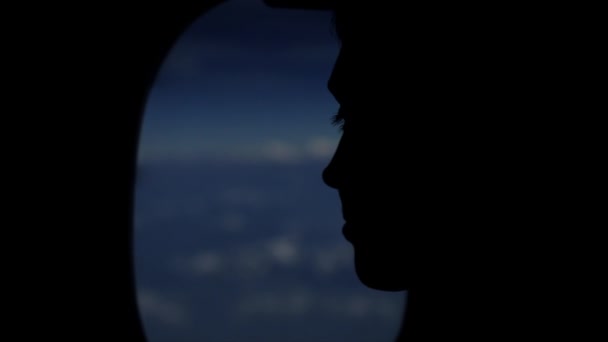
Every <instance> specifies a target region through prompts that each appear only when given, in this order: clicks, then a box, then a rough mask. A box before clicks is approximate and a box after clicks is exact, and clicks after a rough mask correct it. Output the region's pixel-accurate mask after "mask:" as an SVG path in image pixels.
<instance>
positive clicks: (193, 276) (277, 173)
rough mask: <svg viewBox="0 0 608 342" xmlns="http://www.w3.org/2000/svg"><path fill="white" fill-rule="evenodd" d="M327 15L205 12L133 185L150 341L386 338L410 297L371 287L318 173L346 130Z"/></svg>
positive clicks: (251, 6) (190, 34)
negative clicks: (331, 81)
mask: <svg viewBox="0 0 608 342" xmlns="http://www.w3.org/2000/svg"><path fill="white" fill-rule="evenodd" d="M338 48H339V44H338V41H337V40H336V38H335V36H334V35H333V33H332V28H331V15H330V13H327V12H321V11H297V10H278V9H271V8H266V7H264V5H263V4H262V2H261V1H254V0H232V1H228V2H227V3H225V4H222V5H220V6H219V7H217V8H215V9H213V10H212V11H210V12H208V13H207V14H205V15H203V16H202V17H201V18H200V19H199V20H198V21H197V22H195V23H194V24H193V25H192V26H191V27H190V28H189V30H188V31H187V32H185V33H184V35H183V36H182V37H181V38H180V40H179V41H178V42H177V44H176V45H175V46H174V48H173V50H172V51H171V53H170V55H169V56H168V57H167V59H166V60H165V62H164V64H163V67H162V68H161V70H160V73H159V75H158V77H157V81H156V83H155V86H154V88H153V89H152V91H151V93H150V97H149V99H148V103H147V106H146V113H145V117H144V122H143V127H142V135H141V140H140V146H139V157H138V178H137V185H136V213H135V254H136V272H137V286H138V301H139V306H140V311H141V314H142V318H143V321H144V327H145V329H146V332H147V335H148V338H149V341H150V342H165V341H166V342H190V341H213V342H223V341H231V342H249V341H252V342H256V341H260V342H262V341H264V342H274V341H277V342H278V341H281V342H286V341H294V342H299V341H302V342H305V341H306V342H310V341H315V342H316V341H321V342H322V341H332V342H333V341H360V342H363V341H370V342H371V341H373V342H382V341H392V339H393V338H394V337H395V335H396V333H397V330H398V327H399V321H400V319H401V313H402V307H403V303H404V299H405V294H404V293H389V292H380V291H375V290H371V289H368V288H366V287H364V286H363V285H361V284H360V283H359V281H358V280H357V278H356V275H355V273H354V269H353V263H352V248H351V247H350V244H349V243H348V242H347V241H346V240H344V238H343V237H342V235H341V232H340V229H341V225H342V219H341V214H340V205H339V199H338V196H337V193H336V192H335V190H333V189H330V188H328V187H327V186H325V185H324V184H323V183H322V180H321V172H322V170H323V167H324V166H325V165H326V163H327V162H328V161H329V159H330V158H331V155H332V153H333V150H334V148H335V147H336V144H337V141H338V139H339V136H340V133H339V130H338V128H337V127H333V126H331V124H330V122H331V116H332V115H333V114H334V113H335V112H336V111H337V103H336V102H335V100H334V99H333V98H332V96H331V95H330V94H329V91H328V90H327V79H328V77H329V75H330V73H331V69H332V67H333V63H334V60H335V58H336V56H337V52H338Z"/></svg>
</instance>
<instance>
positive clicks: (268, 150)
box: [260, 140, 302, 163]
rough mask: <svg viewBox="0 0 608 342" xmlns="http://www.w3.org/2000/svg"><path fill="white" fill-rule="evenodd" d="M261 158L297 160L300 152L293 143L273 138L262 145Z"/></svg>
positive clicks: (281, 160)
mask: <svg viewBox="0 0 608 342" xmlns="http://www.w3.org/2000/svg"><path fill="white" fill-rule="evenodd" d="M260 155H261V157H262V158H264V159H267V160H269V161H276V162H284V163H290V162H297V161H300V160H301V159H302V158H301V157H302V156H301V152H300V151H298V148H297V147H296V146H294V145H293V144H290V143H288V142H285V141H280V140H273V141H270V142H268V143H266V144H264V145H263V146H262V149H261V150H260Z"/></svg>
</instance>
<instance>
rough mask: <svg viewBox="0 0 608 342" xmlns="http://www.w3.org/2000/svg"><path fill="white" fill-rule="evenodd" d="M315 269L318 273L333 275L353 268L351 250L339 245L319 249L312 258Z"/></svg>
mask: <svg viewBox="0 0 608 342" xmlns="http://www.w3.org/2000/svg"><path fill="white" fill-rule="evenodd" d="M312 260H313V263H314V267H315V269H316V270H317V271H318V272H319V273H325V274H328V273H333V272H335V271H337V270H339V269H345V268H347V269H348V268H352V267H353V252H352V249H351V248H350V247H349V246H348V245H346V244H344V243H340V244H337V245H335V246H333V247H327V248H321V249H319V250H317V251H315V253H314V254H313V256H312Z"/></svg>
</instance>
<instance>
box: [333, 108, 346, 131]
mask: <svg viewBox="0 0 608 342" xmlns="http://www.w3.org/2000/svg"><path fill="white" fill-rule="evenodd" d="M345 119H346V115H345V114H344V110H342V108H340V109H339V110H338V112H337V113H336V114H334V115H333V116H332V117H331V124H332V125H333V126H337V127H339V128H340V131H344V124H345Z"/></svg>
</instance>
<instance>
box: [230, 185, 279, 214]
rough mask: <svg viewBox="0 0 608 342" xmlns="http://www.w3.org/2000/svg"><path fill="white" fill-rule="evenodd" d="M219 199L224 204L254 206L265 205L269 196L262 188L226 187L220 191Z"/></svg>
mask: <svg viewBox="0 0 608 342" xmlns="http://www.w3.org/2000/svg"><path fill="white" fill-rule="evenodd" d="M218 200H219V201H220V203H222V204H223V205H229V206H247V207H253V208H260V207H263V206H265V205H266V204H267V202H268V199H267V196H265V195H264V193H263V191H262V190H261V189H258V188H256V187H251V186H235V187H229V188H226V189H225V190H224V191H222V193H220V195H219V197H218ZM233 220H234V218H233Z"/></svg>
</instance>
